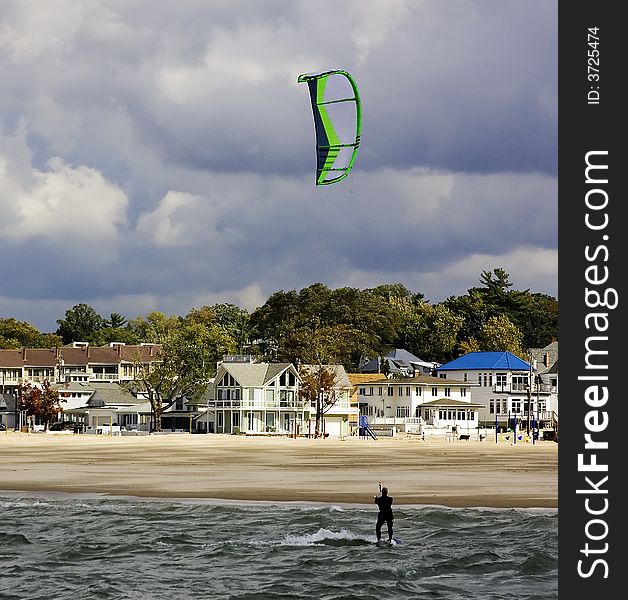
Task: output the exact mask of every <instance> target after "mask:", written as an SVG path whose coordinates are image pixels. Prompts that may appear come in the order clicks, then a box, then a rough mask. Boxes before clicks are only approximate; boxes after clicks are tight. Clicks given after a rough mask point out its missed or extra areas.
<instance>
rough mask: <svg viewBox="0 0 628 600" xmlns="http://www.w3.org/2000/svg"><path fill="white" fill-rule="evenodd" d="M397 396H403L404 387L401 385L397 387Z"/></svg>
mask: <svg viewBox="0 0 628 600" xmlns="http://www.w3.org/2000/svg"><path fill="white" fill-rule="evenodd" d="M397 396H403V388H402V387H401V386H399V387H398V388H397Z"/></svg>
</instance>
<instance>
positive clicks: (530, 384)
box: [527, 352, 532, 437]
mask: <svg viewBox="0 0 628 600" xmlns="http://www.w3.org/2000/svg"><path fill="white" fill-rule="evenodd" d="M529 367H530V374H529V375H528V426H527V434H528V437H529V436H530V411H531V409H532V352H530V360H529Z"/></svg>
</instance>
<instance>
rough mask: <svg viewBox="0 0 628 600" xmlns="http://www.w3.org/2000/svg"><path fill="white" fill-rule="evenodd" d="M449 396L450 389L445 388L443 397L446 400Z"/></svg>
mask: <svg viewBox="0 0 628 600" xmlns="http://www.w3.org/2000/svg"><path fill="white" fill-rule="evenodd" d="M449 396H451V388H445V397H446V398H448V397H449Z"/></svg>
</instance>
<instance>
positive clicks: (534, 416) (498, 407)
mask: <svg viewBox="0 0 628 600" xmlns="http://www.w3.org/2000/svg"><path fill="white" fill-rule="evenodd" d="M437 373H438V377H439V378H443V379H445V380H450V379H451V380H458V381H460V380H462V381H464V382H466V383H470V384H473V386H474V387H473V392H472V393H473V400H474V402H477V403H478V404H480V405H481V409H480V414H479V420H480V426H482V427H492V428H495V427H498V428H499V429H501V430H502V431H506V430H507V429H512V428H514V426H515V423H516V424H517V428H518V429H519V428H521V427H523V428H526V429H527V428H528V427H533V425H534V424H535V423H537V422H538V423H539V425H540V428H541V429H544V428H545V424H546V423H547V422H548V421H549V420H551V419H553V418H557V414H556V415H555V416H554V415H551V414H550V411H551V409H549V411H548V399H549V397H550V395H551V393H552V391H551V388H550V387H549V386H546V385H544V384H543V383H542V382H541V383H539V382H538V380H537V379H536V378H535V375H536V374H537V372H536V369H534V368H533V366H532V365H531V364H530V363H528V362H526V361H524V360H522V359H521V358H519V357H517V356H515V355H514V354H512V353H511V352H469V353H468V354H465V355H464V356H461V357H459V358H456V359H454V360H452V361H451V362H448V363H445V364H443V365H441V366H440V367H438V369H437ZM556 398H557V396H556Z"/></svg>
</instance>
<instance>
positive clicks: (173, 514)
mask: <svg viewBox="0 0 628 600" xmlns="http://www.w3.org/2000/svg"><path fill="white" fill-rule="evenodd" d="M376 510H377V507H376V506H373V507H372V508H371V507H368V506H331V505H329V506H327V505H307V506H306V505H298V504H285V505H282V504H232V503H220V504H217V503H215V502H214V503H213V502H205V501H203V502H195V501H153V500H151V501H146V500H135V499H127V498H103V497H82V496H42V495H39V496H32V495H22V494H9V495H0V598H2V599H20V600H22V599H24V600H37V599H53V600H58V599H65V598H68V599H72V600H81V599H89V600H92V599H94V600H96V599H97V600H101V599H102V600H105V599H109V598H112V599H113V598H115V599H127V598H128V599H134V600H140V599H141V600H144V599H153V598H159V599H167V600H171V599H172V600H178V599H182V600H183V599H195V600H196V599H199V598H202V599H212V600H213V599H223V598H225V599H226V598H228V599H234V600H235V599H238V600H246V599H260V600H262V599H264V600H266V599H268V600H273V599H291V598H307V599H321V600H323V599H324V600H332V599H334V600H335V599H338V600H350V599H356V600H357V599H359V600H370V599H372V600H376V599H377V600H381V599H383V598H395V599H397V598H412V599H420V598H426V599H427V598H429V599H435V598H446V599H448V600H456V599H458V598H460V599H464V600H469V599H474V598H482V599H502V598H503V599H506V598H512V599H514V598H516V599H518V600H523V599H540V598H557V597H558V512H557V511H552V510H534V509H526V510H520V509H514V510H513V509H498V510H497V509H449V508H442V507H402V506H397V507H396V509H395V533H394V535H395V537H396V538H399V539H400V543H399V544H398V545H396V546H378V545H377V544H375V532H374V525H375V520H376ZM384 530H385V527H384ZM384 536H385V534H384Z"/></svg>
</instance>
